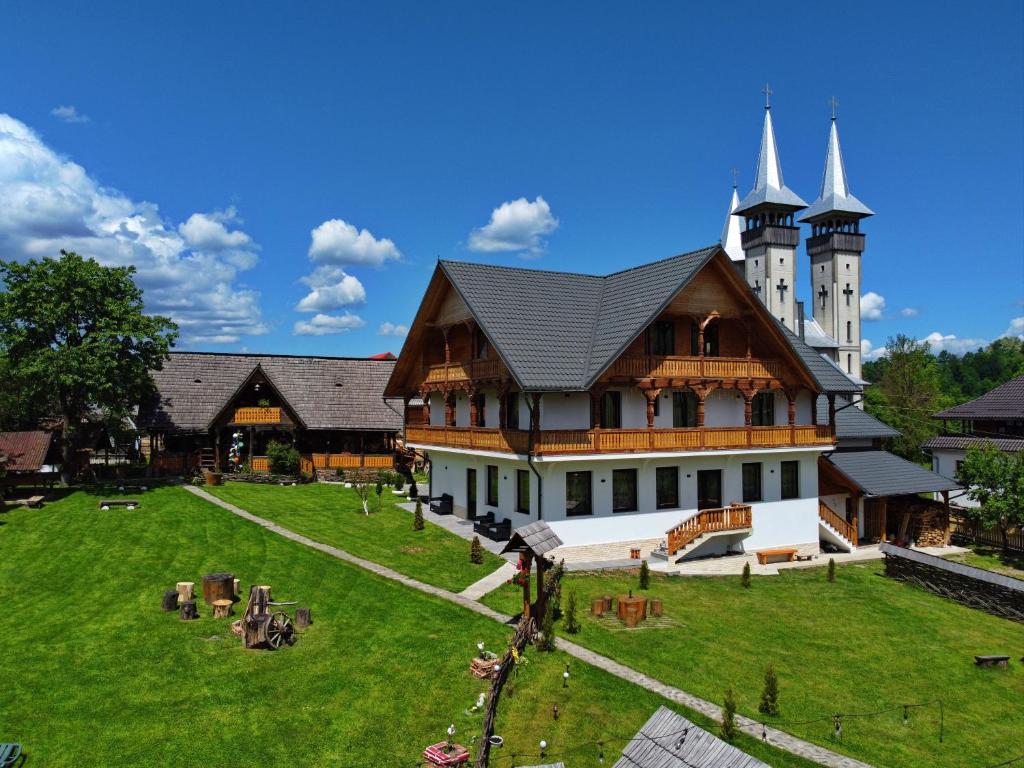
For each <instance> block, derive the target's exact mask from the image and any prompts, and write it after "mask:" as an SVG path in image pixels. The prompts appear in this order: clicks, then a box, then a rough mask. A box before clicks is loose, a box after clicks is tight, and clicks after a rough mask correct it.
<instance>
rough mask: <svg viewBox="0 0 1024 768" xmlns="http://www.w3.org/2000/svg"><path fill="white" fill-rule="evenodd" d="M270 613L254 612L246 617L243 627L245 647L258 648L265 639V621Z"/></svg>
mask: <svg viewBox="0 0 1024 768" xmlns="http://www.w3.org/2000/svg"><path fill="white" fill-rule="evenodd" d="M269 621H270V615H269V614H266V613H260V614H256V615H255V616H252V617H250V618H249V619H246V621H245V623H244V625H243V629H244V635H243V637H244V638H245V647H246V648H260V647H262V646H263V644H264V643H265V642H266V641H267V629H266V627H267V623H268V622H269Z"/></svg>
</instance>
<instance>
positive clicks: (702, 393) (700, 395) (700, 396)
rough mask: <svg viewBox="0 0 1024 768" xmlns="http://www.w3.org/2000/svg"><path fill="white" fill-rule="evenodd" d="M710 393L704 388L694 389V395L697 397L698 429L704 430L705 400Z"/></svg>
mask: <svg viewBox="0 0 1024 768" xmlns="http://www.w3.org/2000/svg"><path fill="white" fill-rule="evenodd" d="M707 393H708V391H707V390H706V389H705V388H704V387H698V388H696V389H694V394H696V395H697V427H698V429H703V428H704V398H705V397H706V396H707Z"/></svg>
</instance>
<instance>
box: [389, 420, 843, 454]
mask: <svg viewBox="0 0 1024 768" xmlns="http://www.w3.org/2000/svg"><path fill="white" fill-rule="evenodd" d="M405 432H406V440H407V441H408V442H410V443H421V444H425V445H441V446H447V447H450V448H470V449H479V450H489V451H504V452H512V453H526V452H527V451H528V450H529V433H528V432H527V431H525V430H515V429H494V428H483V427H419V426H408V427H406V430H405ZM834 442H835V439H834V437H833V435H832V430H831V428H829V427H828V426H827V425H826V426H814V425H813V424H810V425H801V426H793V427H789V426H786V427H697V428H691V429H672V428H664V429H646V428H638V429H545V430H542V431H541V432H540V433H539V435H538V437H537V440H536V443H535V444H534V446H533V450H534V452H535V453H538V454H560V453H631V452H638V451H692V450H721V449H727V448H778V447H790V446H801V445H808V446H813V445H831V444H832V443H834Z"/></svg>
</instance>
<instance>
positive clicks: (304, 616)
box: [295, 608, 313, 629]
mask: <svg viewBox="0 0 1024 768" xmlns="http://www.w3.org/2000/svg"><path fill="white" fill-rule="evenodd" d="M312 623H313V614H312V613H311V611H310V609H309V608H296V609H295V626H296V627H298V628H299V629H305V628H306V627H308V626H309V625H310V624H312Z"/></svg>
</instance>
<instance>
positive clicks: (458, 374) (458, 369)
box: [423, 360, 502, 384]
mask: <svg viewBox="0 0 1024 768" xmlns="http://www.w3.org/2000/svg"><path fill="white" fill-rule="evenodd" d="M501 371H502V365H501V361H500V360H470V361H468V362H462V363H441V364H439V365H428V366H427V367H426V370H425V372H424V378H423V381H424V383H426V384H444V383H448V382H460V381H475V380H477V379H497V378H500V377H501Z"/></svg>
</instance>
